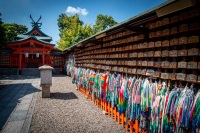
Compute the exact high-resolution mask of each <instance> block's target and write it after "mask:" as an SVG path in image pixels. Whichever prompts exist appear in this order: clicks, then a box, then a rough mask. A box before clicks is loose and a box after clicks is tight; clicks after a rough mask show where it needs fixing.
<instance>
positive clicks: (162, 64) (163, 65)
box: [161, 61, 169, 68]
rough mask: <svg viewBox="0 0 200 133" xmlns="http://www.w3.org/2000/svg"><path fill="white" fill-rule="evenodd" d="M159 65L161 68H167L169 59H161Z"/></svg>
mask: <svg viewBox="0 0 200 133" xmlns="http://www.w3.org/2000/svg"><path fill="white" fill-rule="evenodd" d="M161 67H162V68H169V61H162V63H161Z"/></svg>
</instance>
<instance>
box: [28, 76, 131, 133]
mask: <svg viewBox="0 0 200 133" xmlns="http://www.w3.org/2000/svg"><path fill="white" fill-rule="evenodd" d="M52 81H53V85H52V87H51V98H41V96H42V94H41V91H40V92H39V95H38V98H37V101H36V105H35V110H34V113H33V118H32V122H31V127H30V130H29V132H30V133H33V132H45V133H47V132H48V133H80V132H81V133H128V131H126V130H125V128H123V127H122V126H121V125H119V124H118V123H117V122H116V121H114V120H113V119H112V118H111V117H109V116H106V115H104V114H103V113H102V110H101V109H99V108H98V107H97V106H95V105H94V104H93V102H92V101H90V100H88V99H86V97H85V96H84V95H83V94H82V93H81V92H79V91H77V90H76V89H75V85H73V84H72V83H71V78H70V77H66V76H57V77H53V80H52ZM40 89H41V88H40Z"/></svg>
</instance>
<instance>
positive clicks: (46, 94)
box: [40, 85, 50, 98]
mask: <svg viewBox="0 0 200 133" xmlns="http://www.w3.org/2000/svg"><path fill="white" fill-rule="evenodd" d="M40 87H42V98H49V97H50V85H40Z"/></svg>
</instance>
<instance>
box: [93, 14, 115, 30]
mask: <svg viewBox="0 0 200 133" xmlns="http://www.w3.org/2000/svg"><path fill="white" fill-rule="evenodd" d="M116 24H117V22H116V21H115V20H114V19H113V17H112V16H108V15H102V14H99V15H97V18H96V23H95V25H94V30H95V33H98V32H100V31H103V30H105V29H107V28H110V27H112V26H114V25H116Z"/></svg>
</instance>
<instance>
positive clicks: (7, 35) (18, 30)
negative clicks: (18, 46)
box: [0, 22, 28, 48]
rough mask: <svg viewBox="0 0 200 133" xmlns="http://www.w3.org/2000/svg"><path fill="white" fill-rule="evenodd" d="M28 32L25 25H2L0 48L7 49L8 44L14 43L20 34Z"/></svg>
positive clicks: (0, 28)
mask: <svg viewBox="0 0 200 133" xmlns="http://www.w3.org/2000/svg"><path fill="white" fill-rule="evenodd" d="M27 31H28V28H27V27H26V26H24V25H20V24H16V23H12V24H6V23H3V22H2V23H1V24H0V48H6V47H7V46H6V43H7V42H9V41H14V40H15V38H16V37H17V35H18V34H23V33H25V32H27Z"/></svg>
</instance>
